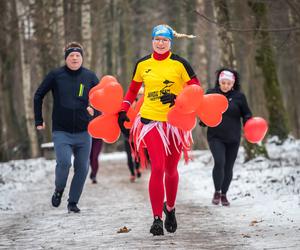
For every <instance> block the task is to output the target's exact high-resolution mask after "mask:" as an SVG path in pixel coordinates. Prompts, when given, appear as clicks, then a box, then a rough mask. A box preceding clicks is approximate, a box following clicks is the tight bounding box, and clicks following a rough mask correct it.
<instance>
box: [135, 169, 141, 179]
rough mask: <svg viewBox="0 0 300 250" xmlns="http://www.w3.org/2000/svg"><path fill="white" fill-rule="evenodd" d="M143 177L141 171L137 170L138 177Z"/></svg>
mask: <svg viewBox="0 0 300 250" xmlns="http://www.w3.org/2000/svg"><path fill="white" fill-rule="evenodd" d="M141 176H142V173H141V172H140V170H137V171H136V177H137V178H141Z"/></svg>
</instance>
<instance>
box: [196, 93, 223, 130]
mask: <svg viewBox="0 0 300 250" xmlns="http://www.w3.org/2000/svg"><path fill="white" fill-rule="evenodd" d="M227 108H228V101H227V98H226V97H225V96H224V95H221V94H207V95H204V96H203V98H202V100H201V104H200V106H199V108H198V109H197V111H196V112H197V115H198V116H199V118H200V120H201V121H202V122H203V123H205V124H206V125H207V126H209V127H216V126H218V125H219V124H220V123H221V122H222V113H224V112H225V111H226V110H227Z"/></svg>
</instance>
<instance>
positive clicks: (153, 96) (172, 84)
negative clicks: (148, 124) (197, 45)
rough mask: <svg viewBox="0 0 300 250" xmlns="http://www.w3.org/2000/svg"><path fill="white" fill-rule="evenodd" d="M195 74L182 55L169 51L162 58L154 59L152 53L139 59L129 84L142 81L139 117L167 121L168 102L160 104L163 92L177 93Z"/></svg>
mask: <svg viewBox="0 0 300 250" xmlns="http://www.w3.org/2000/svg"><path fill="white" fill-rule="evenodd" d="M195 77H196V75H195V73H194V70H193V69H192V67H191V66H190V64H189V63H188V62H187V61H186V60H185V59H183V58H182V57H180V56H178V55H175V54H173V53H169V55H168V57H167V58H165V59H164V60H156V59H155V58H154V57H153V54H150V55H147V56H145V57H143V58H142V59H140V60H139V61H138V62H137V64H136V66H135V69H134V73H133V79H132V80H133V81H132V83H131V84H139V85H140V83H142V82H143V83H144V87H145V93H144V103H143V105H142V107H141V110H140V114H141V117H143V118H147V119H150V120H155V121H167V114H168V111H169V109H170V108H169V104H162V103H161V102H160V97H161V96H162V95H163V94H164V93H172V94H175V95H178V94H179V93H180V92H181V91H182V89H183V87H184V86H185V85H186V83H188V82H189V81H190V80H191V79H192V78H195Z"/></svg>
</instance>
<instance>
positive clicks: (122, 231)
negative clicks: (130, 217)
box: [117, 226, 131, 234]
mask: <svg viewBox="0 0 300 250" xmlns="http://www.w3.org/2000/svg"><path fill="white" fill-rule="evenodd" d="M130 231H131V229H130V228H127V227H126V226H124V227H122V228H120V229H119V230H118V231H117V233H118V234H120V233H129V232H130Z"/></svg>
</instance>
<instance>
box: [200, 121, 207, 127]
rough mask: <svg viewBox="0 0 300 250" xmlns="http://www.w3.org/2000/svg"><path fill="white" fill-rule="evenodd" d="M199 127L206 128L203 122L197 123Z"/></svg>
mask: <svg viewBox="0 0 300 250" xmlns="http://www.w3.org/2000/svg"><path fill="white" fill-rule="evenodd" d="M199 125H200V126H201V127H204V128H205V127H207V125H206V124H205V123H204V122H202V121H200V122H199Z"/></svg>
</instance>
